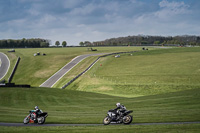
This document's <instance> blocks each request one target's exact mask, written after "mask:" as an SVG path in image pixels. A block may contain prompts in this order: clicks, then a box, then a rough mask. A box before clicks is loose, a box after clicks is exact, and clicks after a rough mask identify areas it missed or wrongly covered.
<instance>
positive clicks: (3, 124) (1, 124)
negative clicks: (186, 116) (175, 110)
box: [0, 121, 200, 127]
mask: <svg viewBox="0 0 200 133" xmlns="http://www.w3.org/2000/svg"><path fill="white" fill-rule="evenodd" d="M175 124H200V121H196V122H163V123H131V124H129V125H132V126H134V125H143V126H144V125H175ZM110 125H111V126H112V125H123V124H114V123H113V124H110ZM0 126H16V127H23V126H103V124H43V125H39V124H23V123H0Z"/></svg>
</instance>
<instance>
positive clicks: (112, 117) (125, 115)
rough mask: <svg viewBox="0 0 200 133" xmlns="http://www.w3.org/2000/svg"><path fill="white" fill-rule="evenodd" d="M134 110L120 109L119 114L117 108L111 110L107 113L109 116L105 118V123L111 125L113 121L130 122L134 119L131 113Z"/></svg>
mask: <svg viewBox="0 0 200 133" xmlns="http://www.w3.org/2000/svg"><path fill="white" fill-rule="evenodd" d="M132 112H133V111H132V110H123V111H119V112H118V114H119V115H117V112H116V110H109V111H108V113H107V116H106V117H105V118H104V120H103V124H104V125H109V124H110V123H111V122H112V123H124V124H127V125H128V124H130V123H131V122H132V120H133V116H131V115H129V114H130V113H132Z"/></svg>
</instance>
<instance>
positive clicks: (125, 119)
mask: <svg viewBox="0 0 200 133" xmlns="http://www.w3.org/2000/svg"><path fill="white" fill-rule="evenodd" d="M132 120H133V117H132V116H131V115H127V116H124V118H123V123H124V124H126V125H127V124H130V123H131V122H132Z"/></svg>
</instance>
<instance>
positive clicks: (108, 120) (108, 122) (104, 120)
mask: <svg viewBox="0 0 200 133" xmlns="http://www.w3.org/2000/svg"><path fill="white" fill-rule="evenodd" d="M110 122H111V119H110V118H109V117H108V116H107V117H105V118H104V119H103V124H104V125H109V124H110Z"/></svg>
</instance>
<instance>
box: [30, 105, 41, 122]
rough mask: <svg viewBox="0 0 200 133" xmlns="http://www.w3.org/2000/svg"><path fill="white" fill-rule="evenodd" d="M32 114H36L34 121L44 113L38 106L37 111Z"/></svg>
mask: <svg viewBox="0 0 200 133" xmlns="http://www.w3.org/2000/svg"><path fill="white" fill-rule="evenodd" d="M30 112H32V113H33V112H34V113H35V114H36V116H35V118H34V120H36V119H37V117H38V115H39V114H41V113H42V110H40V109H39V107H38V106H35V110H31V111H30Z"/></svg>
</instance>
